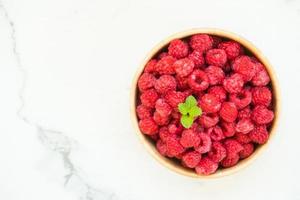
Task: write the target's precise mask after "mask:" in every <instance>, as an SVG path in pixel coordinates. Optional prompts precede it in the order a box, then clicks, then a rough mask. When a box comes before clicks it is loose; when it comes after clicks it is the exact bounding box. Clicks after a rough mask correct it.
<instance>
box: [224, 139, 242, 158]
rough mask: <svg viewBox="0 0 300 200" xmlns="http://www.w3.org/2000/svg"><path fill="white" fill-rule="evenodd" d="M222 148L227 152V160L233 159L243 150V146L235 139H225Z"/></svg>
mask: <svg viewBox="0 0 300 200" xmlns="http://www.w3.org/2000/svg"><path fill="white" fill-rule="evenodd" d="M224 146H225V148H226V152H227V158H233V157H235V156H236V155H237V154H238V153H239V152H240V151H242V150H243V145H241V144H240V143H239V142H238V141H237V140H235V139H227V140H225V142H224Z"/></svg>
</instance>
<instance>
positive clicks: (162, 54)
mask: <svg viewBox="0 0 300 200" xmlns="http://www.w3.org/2000/svg"><path fill="white" fill-rule="evenodd" d="M166 56H169V54H168V53H167V52H161V53H160V54H159V55H158V56H157V58H158V59H162V58H164V57H166Z"/></svg>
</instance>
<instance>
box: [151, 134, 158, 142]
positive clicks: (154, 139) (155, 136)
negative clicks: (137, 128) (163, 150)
mask: <svg viewBox="0 0 300 200" xmlns="http://www.w3.org/2000/svg"><path fill="white" fill-rule="evenodd" d="M149 137H150V138H151V139H152V140H153V141H155V142H156V141H157V140H158V139H159V137H158V134H154V135H149Z"/></svg>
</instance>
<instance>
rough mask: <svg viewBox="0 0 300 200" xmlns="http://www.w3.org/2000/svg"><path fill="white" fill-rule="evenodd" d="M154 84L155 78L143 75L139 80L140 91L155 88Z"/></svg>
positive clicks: (146, 74) (147, 74)
mask: <svg viewBox="0 0 300 200" xmlns="http://www.w3.org/2000/svg"><path fill="white" fill-rule="evenodd" d="M154 83H155V77H154V76H153V75H152V74H149V73H143V74H142V75H141V76H140V78H139V80H138V86H139V89H140V91H145V90H147V89H150V88H152V87H153V86H154Z"/></svg>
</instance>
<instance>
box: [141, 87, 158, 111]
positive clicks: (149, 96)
mask: <svg viewBox="0 0 300 200" xmlns="http://www.w3.org/2000/svg"><path fill="white" fill-rule="evenodd" d="M140 99H141V102H142V104H143V105H145V106H147V107H149V108H154V106H155V102H156V100H157V99H158V94H157V92H156V91H155V90H154V89H150V90H146V91H145V92H144V93H142V95H141V96H140Z"/></svg>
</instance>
